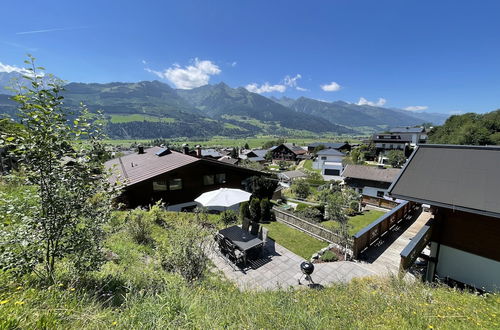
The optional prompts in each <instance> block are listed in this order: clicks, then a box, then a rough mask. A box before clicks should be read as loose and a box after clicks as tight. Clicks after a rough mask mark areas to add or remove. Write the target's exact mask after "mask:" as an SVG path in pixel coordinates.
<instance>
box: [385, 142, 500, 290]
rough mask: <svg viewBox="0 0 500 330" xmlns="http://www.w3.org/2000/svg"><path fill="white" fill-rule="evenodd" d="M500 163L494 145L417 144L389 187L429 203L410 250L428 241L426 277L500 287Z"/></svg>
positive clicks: (392, 191) (499, 152) (395, 192)
mask: <svg viewBox="0 0 500 330" xmlns="http://www.w3.org/2000/svg"><path fill="white" fill-rule="evenodd" d="M499 164H500V147H498V146H459V145H420V146H418V147H417V149H416V150H415V152H414V153H413V154H412V156H411V157H410V159H409V160H408V163H407V164H406V166H405V167H404V169H403V171H402V173H401V175H400V176H399V177H398V178H397V179H396V180H395V181H394V183H393V185H392V186H391V187H390V189H389V193H390V195H391V196H392V197H396V198H401V199H405V200H409V201H413V202H417V203H422V204H428V205H430V206H431V212H432V219H431V221H430V222H429V223H428V226H427V227H428V228H427V229H426V234H423V232H422V235H419V234H420V233H419V234H417V235H416V238H415V240H413V242H415V247H414V248H413V249H412V250H411V251H412V254H413V255H417V256H418V255H419V253H420V252H421V250H422V249H423V248H424V247H425V246H426V245H427V244H429V243H430V256H429V257H428V258H427V260H428V264H427V273H426V279H427V280H428V281H433V280H435V279H439V280H440V281H444V282H448V283H450V284H453V285H459V286H462V285H465V286H472V287H475V288H477V289H480V290H485V291H497V292H500V248H499V237H500V190H499V189H500V166H499ZM418 237H421V239H420V240H421V241H422V243H421V244H419V243H417V242H416V241H418V240H419V238H418ZM410 244H411V243H410Z"/></svg>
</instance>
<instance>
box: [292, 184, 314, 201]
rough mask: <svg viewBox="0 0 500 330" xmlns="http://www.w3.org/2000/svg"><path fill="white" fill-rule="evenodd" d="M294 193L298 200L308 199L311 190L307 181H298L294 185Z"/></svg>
mask: <svg viewBox="0 0 500 330" xmlns="http://www.w3.org/2000/svg"><path fill="white" fill-rule="evenodd" d="M292 192H293V193H294V194H295V196H297V197H298V198H302V199H306V198H307V197H308V196H309V195H310V194H311V189H310V188H309V184H308V183H307V182H306V181H305V180H296V181H295V182H294V183H293V184H292Z"/></svg>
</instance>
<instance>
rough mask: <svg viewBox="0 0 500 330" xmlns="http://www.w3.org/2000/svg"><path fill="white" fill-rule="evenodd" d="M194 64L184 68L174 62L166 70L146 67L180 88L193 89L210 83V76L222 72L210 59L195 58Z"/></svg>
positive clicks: (148, 70)
mask: <svg viewBox="0 0 500 330" xmlns="http://www.w3.org/2000/svg"><path fill="white" fill-rule="evenodd" d="M193 64H194V65H188V66H186V67H184V68H182V67H181V66H180V65H179V64H174V65H173V66H171V67H170V68H168V69H166V70H165V71H163V72H162V71H155V70H151V69H149V68H145V69H144V70H146V71H147V72H150V73H153V74H155V75H157V76H158V77H160V78H162V79H167V80H169V81H170V82H171V83H173V84H174V85H175V87H176V88H179V89H193V88H196V87H200V86H204V85H206V84H208V82H209V80H210V76H213V75H217V74H219V73H221V70H220V68H219V67H218V66H217V65H216V64H214V63H212V62H211V61H208V60H203V61H202V60H199V59H198V58H195V59H194V63H193Z"/></svg>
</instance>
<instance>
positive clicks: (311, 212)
mask: <svg viewBox="0 0 500 330" xmlns="http://www.w3.org/2000/svg"><path fill="white" fill-rule="evenodd" d="M297 213H298V214H299V215H300V216H302V217H304V218H307V219H311V220H313V221H316V222H321V221H322V220H323V214H322V213H321V212H320V210H318V209H317V208H315V207H307V208H305V209H303V210H301V211H299V212H297Z"/></svg>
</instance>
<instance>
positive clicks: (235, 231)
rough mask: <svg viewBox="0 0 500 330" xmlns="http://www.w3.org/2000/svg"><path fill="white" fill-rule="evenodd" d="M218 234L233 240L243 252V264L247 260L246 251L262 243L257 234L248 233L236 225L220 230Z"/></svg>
mask: <svg viewBox="0 0 500 330" xmlns="http://www.w3.org/2000/svg"><path fill="white" fill-rule="evenodd" d="M219 234H221V235H222V236H224V237H225V238H227V239H228V240H230V241H231V242H233V244H234V245H236V247H237V248H238V250H240V251H241V252H243V256H244V263H245V266H246V262H247V252H248V251H250V250H251V249H253V248H256V247H258V246H262V244H263V243H264V242H263V241H262V240H261V239H260V238H258V237H257V236H255V235H252V234H250V232H248V231H246V230H243V229H242V228H241V227H239V226H236V225H235V226H231V227H228V228H225V229H222V230H220V231H219Z"/></svg>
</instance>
